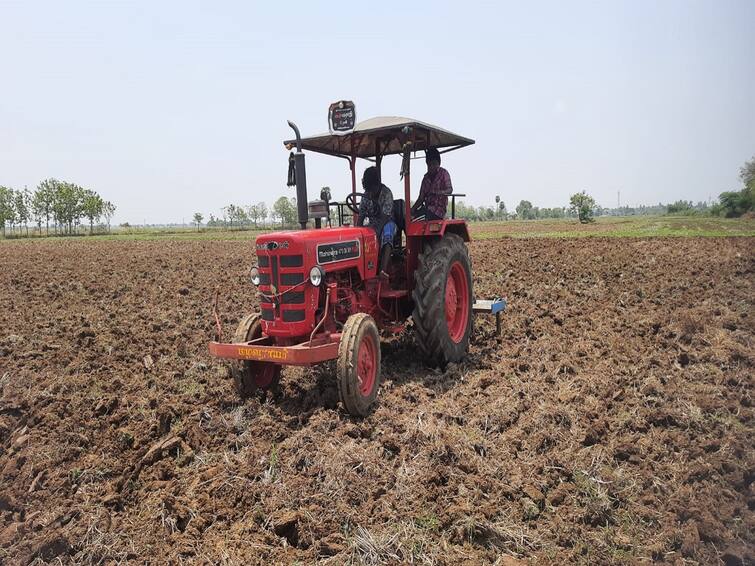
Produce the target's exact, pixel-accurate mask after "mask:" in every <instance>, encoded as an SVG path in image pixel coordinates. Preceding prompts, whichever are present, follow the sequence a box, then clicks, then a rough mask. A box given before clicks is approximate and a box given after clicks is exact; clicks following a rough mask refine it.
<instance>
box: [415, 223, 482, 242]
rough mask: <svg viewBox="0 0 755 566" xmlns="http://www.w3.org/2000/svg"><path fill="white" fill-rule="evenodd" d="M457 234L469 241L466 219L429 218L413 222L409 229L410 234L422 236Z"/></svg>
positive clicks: (432, 236)
mask: <svg viewBox="0 0 755 566" xmlns="http://www.w3.org/2000/svg"><path fill="white" fill-rule="evenodd" d="M447 233H448V234H456V235H457V236H459V237H460V238H461V239H462V240H464V241H465V242H469V241H470V240H471V238H470V237H469V228H468V226H467V223H466V221H464V220H428V221H424V222H412V223H411V225H410V226H409V228H408V230H407V235H408V236H414V237H420V238H436V237H443V236H444V235H445V234H447Z"/></svg>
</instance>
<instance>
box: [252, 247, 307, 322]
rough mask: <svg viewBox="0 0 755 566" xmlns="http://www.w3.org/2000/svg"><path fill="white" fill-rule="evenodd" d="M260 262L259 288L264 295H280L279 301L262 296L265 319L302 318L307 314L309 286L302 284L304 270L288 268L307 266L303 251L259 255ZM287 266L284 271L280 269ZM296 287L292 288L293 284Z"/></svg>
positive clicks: (261, 304) (287, 319)
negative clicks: (295, 253)
mask: <svg viewBox="0 0 755 566" xmlns="http://www.w3.org/2000/svg"><path fill="white" fill-rule="evenodd" d="M257 265H258V266H259V268H260V290H261V291H262V292H263V293H264V294H265V295H273V294H275V295H278V294H280V293H283V295H281V296H280V299H279V300H278V301H274V300H273V299H269V298H267V297H262V298H261V300H260V307H261V310H262V320H266V321H270V322H273V321H276V320H277V321H281V322H301V321H303V320H305V318H306V312H305V310H304V303H305V299H306V289H305V288H304V286H303V285H302V283H304V281H305V274H304V273H301V272H291V271H289V269H291V268H296V267H303V266H304V257H303V256H302V255H258V256H257ZM282 269H285V270H286V272H285V273H281V270H282ZM297 285H298V286H299V287H297V288H296V289H295V290H289V289H291V288H292V287H296V286H297Z"/></svg>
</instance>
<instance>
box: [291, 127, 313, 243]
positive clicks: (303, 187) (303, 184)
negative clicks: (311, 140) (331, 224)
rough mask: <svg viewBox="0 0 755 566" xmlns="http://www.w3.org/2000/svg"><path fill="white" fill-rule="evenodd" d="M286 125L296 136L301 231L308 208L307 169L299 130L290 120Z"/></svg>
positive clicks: (304, 226)
mask: <svg viewBox="0 0 755 566" xmlns="http://www.w3.org/2000/svg"><path fill="white" fill-rule="evenodd" d="M288 125H289V126H290V127H291V129H292V130H293V131H294V134H296V153H295V154H294V169H295V171H296V211H297V213H298V216H299V225H300V226H301V229H302V230H305V229H306V228H307V221H308V220H309V207H308V202H307V169H306V167H305V165H304V153H302V150H301V134H300V133H299V128H298V127H297V126H296V124H294V123H293V122H292V121H291V120H288Z"/></svg>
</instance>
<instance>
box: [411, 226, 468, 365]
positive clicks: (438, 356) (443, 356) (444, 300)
mask: <svg viewBox="0 0 755 566" xmlns="http://www.w3.org/2000/svg"><path fill="white" fill-rule="evenodd" d="M471 264H472V262H471V261H470V259H469V250H468V249H467V246H466V245H465V244H464V240H462V239H461V238H460V237H459V236H457V235H456V234H446V235H445V236H443V237H442V238H441V239H440V240H437V241H435V242H428V243H427V244H425V249H424V250H423V252H422V253H421V254H420V256H419V265H418V268H417V271H416V272H415V273H414V291H413V292H412V298H413V300H414V312H413V313H412V318H413V319H414V327H415V329H416V331H417V342H418V344H419V349H420V351H421V352H422V355H423V357H424V359H425V361H426V362H427V364H428V365H430V366H432V367H438V366H440V367H445V366H446V365H447V364H449V363H451V362H458V361H460V360H461V359H462V358H464V356H466V354H467V351H468V350H469V339H470V336H471V334H472V303H473V299H472V268H471Z"/></svg>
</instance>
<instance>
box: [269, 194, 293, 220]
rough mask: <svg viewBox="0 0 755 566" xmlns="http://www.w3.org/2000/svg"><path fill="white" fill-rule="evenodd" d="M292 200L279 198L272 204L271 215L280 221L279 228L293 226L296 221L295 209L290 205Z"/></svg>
mask: <svg viewBox="0 0 755 566" xmlns="http://www.w3.org/2000/svg"><path fill="white" fill-rule="evenodd" d="M292 200H293V199H289V198H287V197H280V198H279V199H278V200H276V201H275V203H274V204H273V215H274V216H275V217H276V218H279V219H280V221H281V227H283V226H285V225H286V224H293V222H295V221H296V207H295V206H294V205H293V204H292V202H291V201H292Z"/></svg>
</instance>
